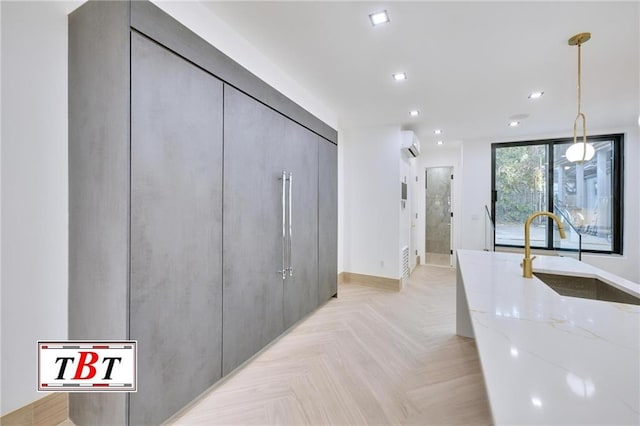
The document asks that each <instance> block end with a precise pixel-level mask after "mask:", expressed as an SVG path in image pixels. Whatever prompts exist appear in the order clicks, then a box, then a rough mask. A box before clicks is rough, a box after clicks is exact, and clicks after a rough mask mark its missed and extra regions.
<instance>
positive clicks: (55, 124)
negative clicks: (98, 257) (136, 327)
mask: <svg viewBox="0 0 640 426" xmlns="http://www.w3.org/2000/svg"><path fill="white" fill-rule="evenodd" d="M0 7H1V8H2V88H3V91H2V123H3V124H4V126H2V266H3V267H2V400H1V403H2V407H1V408H0V412H1V413H2V414H6V413H8V412H10V411H13V410H14V409H16V408H19V407H21V406H23V405H25V404H27V403H29V402H31V401H33V400H35V399H37V398H39V397H42V396H43V395H42V394H38V393H37V392H36V391H35V387H36V385H35V384H36V371H37V364H36V340H38V339H43V340H44V339H65V338H66V337H67V278H68V274H67V267H68V257H67V241H68V230H67V229H68V228H67V223H68V208H67V202H68V190H67V181H68V180H67V53H66V52H67V16H66V15H67V13H68V12H69V11H70V10H71V9H73V7H74V5H73V4H72V3H69V2H6V1H3V2H2V3H1V6H0Z"/></svg>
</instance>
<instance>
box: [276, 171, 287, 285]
mask: <svg viewBox="0 0 640 426" xmlns="http://www.w3.org/2000/svg"><path fill="white" fill-rule="evenodd" d="M280 179H281V180H282V269H281V270H279V271H278V273H279V274H282V279H283V280H286V279H287V267H286V262H287V254H286V250H287V217H286V203H287V172H286V171H284V170H283V171H282V176H281V177H280Z"/></svg>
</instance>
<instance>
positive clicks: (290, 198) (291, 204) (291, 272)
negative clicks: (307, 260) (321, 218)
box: [288, 172, 293, 277]
mask: <svg viewBox="0 0 640 426" xmlns="http://www.w3.org/2000/svg"><path fill="white" fill-rule="evenodd" d="M292 234H293V173H291V172H290V173H289V268H288V269H289V276H290V277H293V265H292V263H291V250H292Z"/></svg>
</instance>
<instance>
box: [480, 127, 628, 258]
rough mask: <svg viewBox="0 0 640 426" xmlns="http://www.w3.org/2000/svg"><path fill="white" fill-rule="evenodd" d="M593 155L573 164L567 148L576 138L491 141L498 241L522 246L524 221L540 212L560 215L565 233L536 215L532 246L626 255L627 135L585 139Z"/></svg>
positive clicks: (493, 201) (502, 243) (499, 244)
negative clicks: (624, 162)
mask: <svg viewBox="0 0 640 426" xmlns="http://www.w3.org/2000/svg"><path fill="white" fill-rule="evenodd" d="M587 140H588V142H589V143H591V144H593V147H594V148H595V155H594V157H593V158H592V159H591V160H589V161H585V162H584V163H582V164H580V163H571V162H569V161H567V159H566V158H565V155H564V154H565V152H566V150H567V148H568V147H569V145H570V144H571V143H573V139H572V138H567V139H554V140H545V141H530V142H513V143H495V144H493V145H492V148H491V149H492V170H493V175H492V182H491V190H492V194H493V197H492V214H493V217H494V218H495V224H496V226H495V244H496V245H497V246H516V247H522V246H524V222H525V220H526V219H527V217H528V216H529V215H530V214H532V213H534V212H536V211H542V210H546V211H550V212H553V213H555V214H556V215H557V216H558V217H560V219H561V221H562V222H563V224H564V228H565V231H566V233H567V238H566V239H564V240H562V239H560V237H559V235H558V233H557V232H554V228H555V227H554V226H551V225H552V223H553V222H552V220H551V219H549V218H547V217H540V218H537V219H536V220H535V221H534V222H533V223H532V226H531V246H532V247H536V248H543V249H549V250H577V249H578V240H579V238H578V234H580V235H582V250H583V251H586V252H596V253H618V254H622V152H623V136H622V135H607V136H592V137H588V138H587Z"/></svg>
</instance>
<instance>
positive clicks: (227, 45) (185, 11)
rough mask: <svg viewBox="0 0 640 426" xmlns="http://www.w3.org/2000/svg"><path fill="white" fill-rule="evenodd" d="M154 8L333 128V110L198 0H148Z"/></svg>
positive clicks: (336, 121)
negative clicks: (158, 8)
mask: <svg viewBox="0 0 640 426" xmlns="http://www.w3.org/2000/svg"><path fill="white" fill-rule="evenodd" d="M152 1H153V3H155V4H156V5H157V6H158V7H160V8H161V9H162V10H164V11H165V12H167V13H168V14H169V15H171V16H173V17H174V18H175V19H177V20H178V21H180V22H182V23H183V24H184V25H186V26H187V27H188V28H189V29H190V30H191V31H193V32H194V33H196V34H198V35H199V36H200V37H202V38H203V39H205V40H206V41H208V42H209V43H210V44H212V45H213V46H215V47H216V48H217V49H218V50H220V51H222V52H223V53H224V54H226V55H227V56H229V57H230V58H232V59H233V60H235V61H236V62H238V63H239V64H242V66H244V67H245V68H247V69H248V70H250V71H251V72H252V73H254V74H255V75H256V76H258V77H260V78H261V79H262V80H264V81H265V82H267V83H269V85H271V86H272V87H274V88H275V89H277V90H279V91H280V92H281V93H283V94H285V95H286V96H287V97H289V98H290V99H291V100H293V101H294V102H296V103H297V104H298V105H300V106H301V107H303V108H304V109H306V110H307V111H309V112H311V113H312V114H314V115H315V116H316V117H318V118H319V119H320V120H322V121H324V122H325V123H327V124H328V125H330V126H331V127H333V128H334V129H336V128H337V127H338V118H337V115H336V113H335V112H334V111H332V110H331V109H330V108H328V107H327V106H326V105H325V104H324V103H322V102H321V101H320V100H319V99H318V98H317V97H316V96H314V95H312V94H311V93H309V92H308V91H307V90H305V89H304V88H303V87H302V86H300V85H299V84H298V83H297V82H296V81H295V80H294V79H293V78H291V77H290V76H289V75H288V74H287V73H285V72H283V71H282V70H281V69H280V68H279V67H278V66H277V65H276V64H275V63H273V62H271V60H270V59H269V58H267V57H266V56H264V55H263V54H262V53H261V52H260V51H259V50H257V49H256V48H254V47H253V46H252V45H250V44H249V43H248V42H247V41H246V40H245V39H244V38H242V36H240V35H239V34H238V33H237V32H235V31H234V30H233V28H231V27H230V26H229V25H228V24H227V23H226V22H225V21H223V20H222V19H220V18H218V17H217V16H216V15H215V14H214V13H213V12H212V11H211V10H210V9H209V8H207V7H206V6H204V5H203V4H201V3H199V2H194V1H175V0H169V1H165V0H152Z"/></svg>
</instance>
